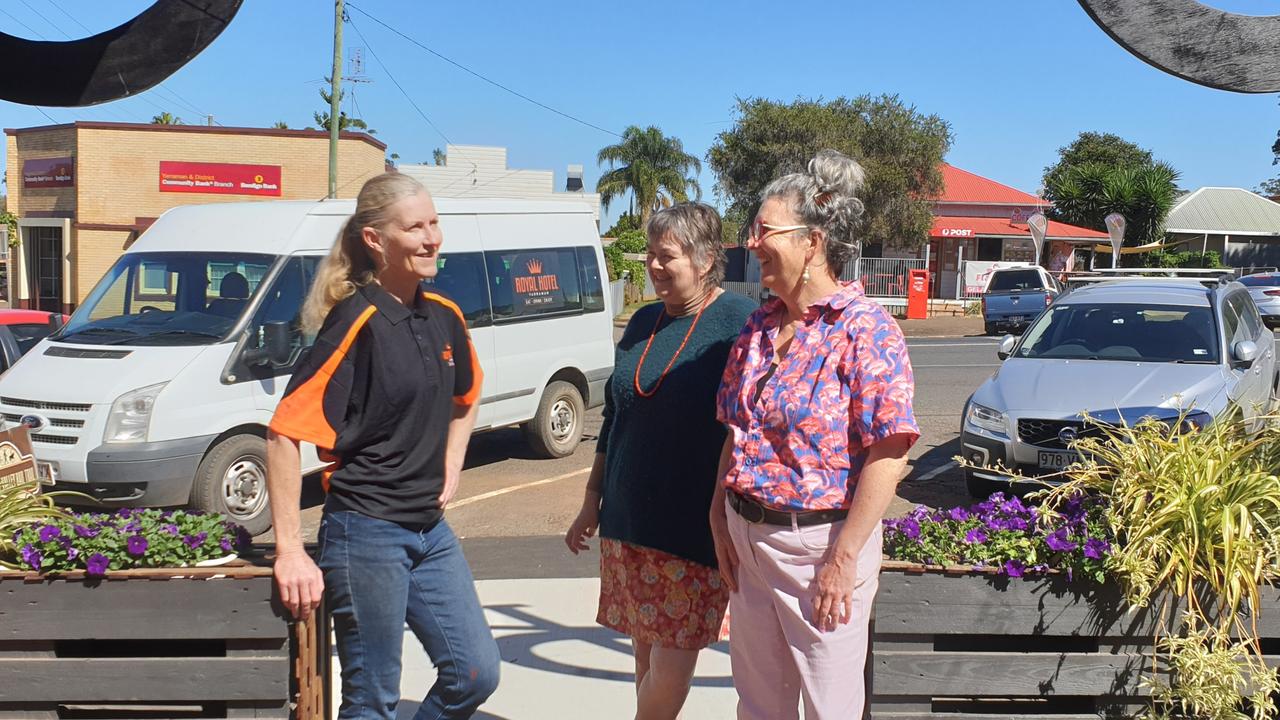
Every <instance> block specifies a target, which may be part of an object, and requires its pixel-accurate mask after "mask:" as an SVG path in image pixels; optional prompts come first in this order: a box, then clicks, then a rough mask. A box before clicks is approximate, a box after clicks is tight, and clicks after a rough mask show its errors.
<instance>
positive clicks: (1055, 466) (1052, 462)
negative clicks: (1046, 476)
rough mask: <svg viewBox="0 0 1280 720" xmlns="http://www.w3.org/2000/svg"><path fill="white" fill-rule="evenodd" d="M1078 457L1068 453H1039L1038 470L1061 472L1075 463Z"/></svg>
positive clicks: (1042, 451)
mask: <svg viewBox="0 0 1280 720" xmlns="http://www.w3.org/2000/svg"><path fill="white" fill-rule="evenodd" d="M1077 459H1078V456H1077V455H1076V454H1075V453H1070V452H1046V451H1044V450H1041V451H1040V468H1041V469H1042V470H1061V469H1063V468H1065V467H1066V466H1068V465H1070V464H1071V463H1073V462H1075V461H1076V460H1077Z"/></svg>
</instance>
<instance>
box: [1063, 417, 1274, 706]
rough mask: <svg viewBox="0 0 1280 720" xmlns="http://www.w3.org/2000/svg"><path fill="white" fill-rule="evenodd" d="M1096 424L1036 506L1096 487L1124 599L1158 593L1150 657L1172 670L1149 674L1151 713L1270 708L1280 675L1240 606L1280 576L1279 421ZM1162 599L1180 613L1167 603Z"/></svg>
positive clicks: (1136, 601)
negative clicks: (1192, 426)
mask: <svg viewBox="0 0 1280 720" xmlns="http://www.w3.org/2000/svg"><path fill="white" fill-rule="evenodd" d="M1178 426H1180V427H1181V426H1182V423H1178ZM1099 427H1100V429H1101V435H1100V436H1096V437H1086V438H1084V439H1082V440H1079V441H1077V442H1076V443H1075V445H1074V449H1075V450H1076V451H1078V452H1079V453H1080V454H1081V457H1082V459H1081V460H1080V461H1079V462H1078V463H1076V464H1075V465H1073V466H1071V467H1070V468H1068V470H1067V472H1066V475H1067V478H1068V479H1067V481H1066V482H1065V483H1064V484H1062V485H1060V486H1059V487H1057V488H1055V489H1054V490H1052V491H1050V492H1049V493H1048V494H1047V495H1046V497H1045V505H1046V507H1048V508H1054V507H1057V506H1058V505H1060V504H1061V503H1062V502H1065V501H1068V500H1069V499H1070V498H1072V497H1075V496H1077V495H1078V494H1079V493H1081V492H1088V493H1098V494H1101V495H1102V496H1104V497H1105V498H1106V499H1107V511H1106V523H1107V525H1108V527H1109V529H1110V530H1111V532H1112V534H1113V535H1114V536H1115V538H1116V539H1117V542H1116V546H1115V548H1114V549H1113V553H1112V555H1111V558H1110V560H1109V561H1108V570H1109V571H1111V572H1113V573H1115V574H1116V575H1118V576H1119V578H1120V579H1121V581H1122V584H1123V587H1124V592H1125V596H1126V600H1127V601H1128V602H1129V603H1130V604H1131V605H1133V606H1138V607H1141V606H1146V605H1148V604H1149V603H1151V602H1152V601H1153V600H1156V599H1160V600H1161V602H1162V603H1163V607H1162V609H1161V612H1160V614H1159V616H1160V617H1161V618H1162V621H1161V625H1162V626H1161V627H1159V628H1158V629H1157V633H1158V637H1160V638H1163V640H1162V641H1161V642H1160V643H1159V645H1158V649H1157V650H1156V655H1157V657H1156V658H1155V659H1156V661H1157V663H1160V662H1162V663H1163V666H1162V668H1163V670H1164V671H1165V672H1166V674H1167V676H1168V678H1169V680H1168V681H1167V682H1166V681H1165V680H1164V679H1161V678H1152V679H1149V680H1148V686H1149V688H1150V689H1151V691H1152V694H1153V698H1154V699H1155V701H1156V706H1155V707H1154V708H1153V714H1154V715H1156V716H1157V717H1169V716H1186V717H1204V718H1214V719H1215V720H1217V719H1219V718H1223V719H1225V718H1236V717H1244V716H1243V715H1242V714H1241V713H1240V712H1239V706H1240V703H1241V701H1242V700H1245V699H1247V700H1249V701H1250V703H1251V707H1252V714H1253V717H1254V718H1258V719H1261V718H1271V717H1274V716H1275V714H1276V707H1275V704H1274V702H1273V695H1272V693H1274V692H1276V691H1278V690H1280V682H1277V678H1276V675H1275V673H1274V672H1273V671H1271V670H1269V669H1268V668H1267V666H1266V663H1265V662H1264V660H1263V657H1262V649H1261V648H1260V647H1259V645H1258V643H1257V640H1256V634H1257V633H1256V621H1257V617H1256V615H1252V616H1251V614H1250V613H1249V608H1257V607H1259V604H1258V602H1259V586H1261V585H1264V584H1268V583H1273V582H1275V581H1276V580H1277V579H1278V578H1280V477H1277V475H1276V472H1277V469H1278V468H1280V429H1277V427H1276V426H1275V425H1274V424H1268V425H1267V426H1265V427H1263V429H1262V430H1261V431H1259V432H1250V431H1251V430H1253V428H1250V427H1247V426H1246V425H1245V423H1244V421H1240V420H1236V421H1229V420H1225V419H1224V420H1220V421H1219V422H1216V423H1214V424H1212V425H1210V426H1209V427H1208V428H1207V429H1204V430H1200V431H1188V432H1170V428H1169V424H1168V423H1163V422H1157V421H1155V420H1144V421H1142V422H1140V423H1138V424H1137V425H1136V426H1134V427H1111V426H1106V425H1100V426H1099ZM1171 599H1176V600H1177V602H1178V604H1179V605H1180V606H1181V612H1179V613H1170V612H1169V603H1170V601H1171Z"/></svg>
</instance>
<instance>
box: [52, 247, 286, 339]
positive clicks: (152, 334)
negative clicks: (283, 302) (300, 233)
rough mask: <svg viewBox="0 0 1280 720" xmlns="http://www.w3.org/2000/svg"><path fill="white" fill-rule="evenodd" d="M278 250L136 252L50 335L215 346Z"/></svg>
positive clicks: (65, 337) (274, 258)
mask: <svg viewBox="0 0 1280 720" xmlns="http://www.w3.org/2000/svg"><path fill="white" fill-rule="evenodd" d="M275 261H276V257H275V256H274V255H264V254H257V253H228V252H153V253H129V254H126V255H124V256H122V257H121V258H120V259H119V260H117V261H116V264H115V265H113V266H112V267H111V269H110V270H109V271H107V274H106V276H105V277H103V278H102V280H101V281H99V282H98V284H97V286H96V287H94V289H93V292H92V293H90V294H89V297H88V298H87V299H86V300H85V302H84V304H83V305H81V306H80V307H79V308H78V309H77V310H76V311H75V314H73V315H72V316H71V320H69V321H68V322H67V324H66V326H65V327H63V328H62V330H61V332H59V333H58V334H57V335H55V336H53V337H52V338H51V339H52V340H54V341H58V342H72V343H83V344H91V345H153V346H154V345H210V344H213V343H216V342H219V341H221V340H222V339H223V338H225V337H226V336H227V334H228V333H229V332H230V331H231V328H232V327H233V326H234V325H235V324H236V320H237V319H239V317H240V316H241V315H242V314H244V310H245V308H246V307H247V306H248V305H249V298H251V297H252V296H253V293H254V291H256V290H257V289H258V284H259V283H260V282H261V281H262V278H263V276H265V275H266V274H267V270H268V269H270V267H271V264H272V263H274V262H275Z"/></svg>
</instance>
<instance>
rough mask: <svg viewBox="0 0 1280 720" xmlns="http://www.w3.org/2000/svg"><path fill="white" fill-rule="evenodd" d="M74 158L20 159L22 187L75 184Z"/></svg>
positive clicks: (70, 185)
mask: <svg viewBox="0 0 1280 720" xmlns="http://www.w3.org/2000/svg"><path fill="white" fill-rule="evenodd" d="M75 167H76V163H75V158H69V157H59V158H39V159H36V160H23V161H22V187H24V188H55V187H72V186H74V185H75V184H76V174H75Z"/></svg>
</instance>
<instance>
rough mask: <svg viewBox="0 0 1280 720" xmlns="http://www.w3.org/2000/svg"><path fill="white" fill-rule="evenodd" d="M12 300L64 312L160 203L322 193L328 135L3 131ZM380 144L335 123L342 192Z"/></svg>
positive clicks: (155, 129)
mask: <svg viewBox="0 0 1280 720" xmlns="http://www.w3.org/2000/svg"><path fill="white" fill-rule="evenodd" d="M4 132H5V135H6V136H7V137H6V142H7V156H6V168H5V173H6V178H7V185H8V195H9V199H8V206H9V210H10V211H11V212H13V213H14V214H15V215H17V216H18V245H17V247H14V248H11V249H10V251H9V262H8V284H7V290H8V297H9V302H10V305H11V306H12V307H27V308H39V309H43V310H55V309H59V308H61V309H62V310H63V311H70V310H71V309H74V308H75V306H76V305H78V304H79V303H80V302H82V301H83V300H84V298H85V297H86V296H87V295H88V294H89V292H90V290H92V289H93V285H94V283H96V282H97V281H98V278H100V277H101V276H102V275H103V273H105V272H106V270H107V269H108V268H109V267H110V266H111V264H112V263H114V262H115V260H116V258H117V257H119V256H120V253H121V252H123V251H124V249H125V248H127V247H128V246H129V244H130V243H132V242H133V241H134V240H135V239H136V238H137V237H138V235H139V234H140V233H141V232H142V231H143V230H145V229H146V228H147V226H149V225H150V224H151V223H152V222H153V221H154V220H155V218H156V217H158V216H159V215H160V214H161V213H163V212H164V211H165V210H168V209H169V208H171V207H174V206H177V205H189V204H204V203H215V202H232V201H244V200H315V199H319V198H323V197H325V195H326V194H327V193H328V185H329V181H328V173H329V146H328V142H329V134H328V133H327V132H324V131H315V130H276V129H266V128H229V127H209V126H203V125H139V124H132V123H107V122H76V123H72V124H67V125H49V126H43V127H31V128H19V129H6V130H5V131H4ZM385 152H386V145H384V144H383V143H381V142H379V141H377V140H375V139H374V138H372V137H371V136H369V135H366V134H364V133H342V137H341V138H340V140H339V147H338V196H339V197H354V196H355V194H356V193H357V192H358V191H359V190H360V186H361V184H362V183H363V182H364V180H366V179H367V178H370V177H373V176H374V175H377V174H378V173H380V172H382V171H383V170H384V169H385V167H386V161H385V155H384V154H385Z"/></svg>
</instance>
